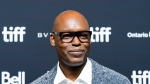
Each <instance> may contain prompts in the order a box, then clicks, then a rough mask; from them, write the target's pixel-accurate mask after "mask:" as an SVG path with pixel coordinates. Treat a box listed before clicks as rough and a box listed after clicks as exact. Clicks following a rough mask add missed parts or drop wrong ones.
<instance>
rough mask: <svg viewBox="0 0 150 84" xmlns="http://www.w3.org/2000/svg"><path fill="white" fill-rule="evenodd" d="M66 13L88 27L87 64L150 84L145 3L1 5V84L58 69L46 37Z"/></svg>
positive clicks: (15, 1)
mask: <svg viewBox="0 0 150 84" xmlns="http://www.w3.org/2000/svg"><path fill="white" fill-rule="evenodd" d="M65 10H76V11H79V12H80V13H82V14H83V15H84V16H85V17H86V18H87V20H88V21H89V25H90V30H91V31H93V35H92V38H91V41H92V44H91V52H90V55H89V57H90V58H92V59H94V60H95V61H97V62H98V63H100V64H101V65H104V66H106V67H109V68H111V69H113V70H115V71H117V72H119V73H121V74H123V75H125V76H127V77H128V78H129V80H130V81H131V82H132V84H150V83H149V82H150V1H149V0H88V1H87V0H74V1H72V0H61V1H60V0H59V1H58V0H0V81H1V83H0V84H10V83H12V84H16V83H17V81H19V82H20V81H21V82H22V84H23V83H25V84H28V83H30V82H32V81H33V80H35V79H36V78H38V77H40V76H41V75H43V74H44V73H46V72H47V71H48V70H50V69H51V68H52V67H53V66H55V65H56V63H57V54H56V51H55V47H52V46H51V45H50V41H49V35H50V33H51V30H52V27H53V21H54V19H55V17H56V16H57V15H58V14H59V13H60V12H63V11H65ZM134 80H136V81H134ZM140 80H146V83H144V82H143V81H141V82H140ZM14 81H16V82H15V83H13V82H14ZM18 84H21V83H18Z"/></svg>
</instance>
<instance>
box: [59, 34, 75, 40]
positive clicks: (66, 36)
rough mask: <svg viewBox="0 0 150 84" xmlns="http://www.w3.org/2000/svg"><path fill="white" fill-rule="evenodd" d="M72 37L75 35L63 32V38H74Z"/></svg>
mask: <svg viewBox="0 0 150 84" xmlns="http://www.w3.org/2000/svg"><path fill="white" fill-rule="evenodd" d="M72 37H73V35H72V34H63V35H62V36H61V38H62V39H69V38H72Z"/></svg>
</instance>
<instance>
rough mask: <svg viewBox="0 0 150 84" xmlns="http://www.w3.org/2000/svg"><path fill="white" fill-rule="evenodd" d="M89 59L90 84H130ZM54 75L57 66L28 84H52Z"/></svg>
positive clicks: (126, 79)
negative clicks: (90, 69) (90, 66)
mask: <svg viewBox="0 0 150 84" xmlns="http://www.w3.org/2000/svg"><path fill="white" fill-rule="evenodd" d="M89 59H90V60H91V63H92V84H131V83H130V81H129V80H128V78H127V77H125V76H123V75H121V74H120V73H118V72H116V71H114V70H111V69H109V68H107V67H104V66H102V65H100V64H98V63H97V62H95V61H94V60H93V59H91V58H89ZM56 73H57V65H56V66H55V67H54V68H52V69H51V70H50V71H48V72H47V73H45V74H44V75H43V76H41V77H39V78H38V79H36V80H34V81H33V82H32V83H30V84H54V79H55V76H56Z"/></svg>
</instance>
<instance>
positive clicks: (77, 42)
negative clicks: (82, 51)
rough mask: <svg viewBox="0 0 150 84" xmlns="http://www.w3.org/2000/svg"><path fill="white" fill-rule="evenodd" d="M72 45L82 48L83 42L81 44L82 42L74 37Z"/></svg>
mask: <svg viewBox="0 0 150 84" xmlns="http://www.w3.org/2000/svg"><path fill="white" fill-rule="evenodd" d="M72 45H73V46H80V45H81V42H80V40H79V39H78V37H77V36H75V37H74V39H73V41H72Z"/></svg>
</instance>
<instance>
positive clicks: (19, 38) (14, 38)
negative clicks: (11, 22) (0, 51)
mask: <svg viewBox="0 0 150 84" xmlns="http://www.w3.org/2000/svg"><path fill="white" fill-rule="evenodd" d="M8 29H9V30H8ZM25 29H26V27H15V28H13V27H9V28H7V27H4V28H3V31H2V34H3V40H4V42H23V40H24V39H23V37H24V35H25V34H26V32H25Z"/></svg>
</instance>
